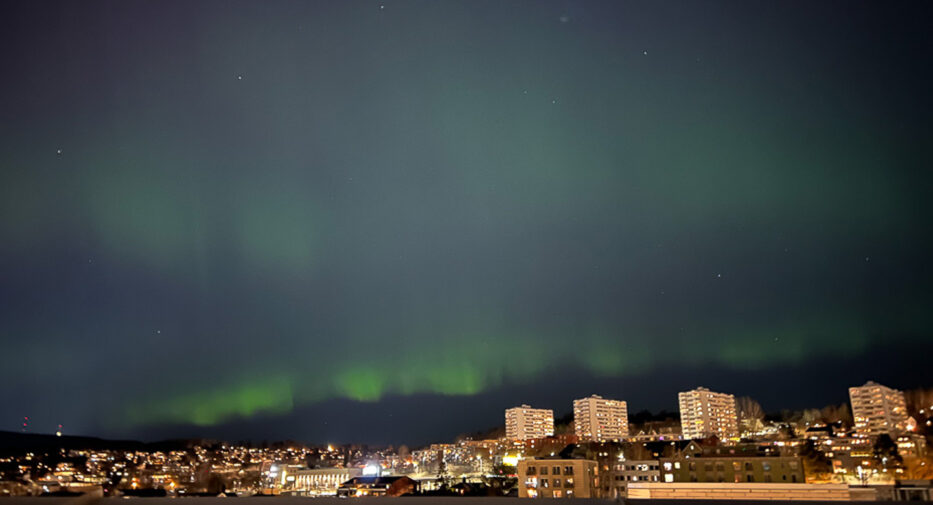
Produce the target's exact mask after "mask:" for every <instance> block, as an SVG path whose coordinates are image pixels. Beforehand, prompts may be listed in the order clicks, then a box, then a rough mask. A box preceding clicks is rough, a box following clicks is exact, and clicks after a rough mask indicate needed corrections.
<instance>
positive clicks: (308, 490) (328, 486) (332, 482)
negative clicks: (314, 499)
mask: <svg viewBox="0 0 933 505" xmlns="http://www.w3.org/2000/svg"><path fill="white" fill-rule="evenodd" d="M286 472H287V473H286V475H285V484H284V485H283V486H282V494H290V495H296V496H334V495H336V494H337V488H339V487H340V485H341V484H343V483H344V482H346V481H348V480H350V479H352V478H354V477H359V476H360V475H361V474H362V471H361V470H360V469H359V468H302V469H297V470H287V471H286Z"/></svg>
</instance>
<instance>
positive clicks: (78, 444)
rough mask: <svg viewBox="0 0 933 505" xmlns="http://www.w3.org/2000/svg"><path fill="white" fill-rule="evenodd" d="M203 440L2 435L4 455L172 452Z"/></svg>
mask: <svg viewBox="0 0 933 505" xmlns="http://www.w3.org/2000/svg"><path fill="white" fill-rule="evenodd" d="M199 443H210V442H208V441H203V440H194V439H193V440H164V441H160V442H150V443H146V442H140V441H138V440H107V439H104V438H97V437H80V436H69V435H63V436H61V437H59V436H56V435H45V434H39V433H17V432H15V431H0V454H16V453H21V452H23V451H27V450H28V451H42V450H49V449H52V450H59V449H69V450H70V449H90V450H107V449H109V450H119V451H135V450H140V451H171V450H182V449H187V448H189V447H191V446H193V445H197V444H199Z"/></svg>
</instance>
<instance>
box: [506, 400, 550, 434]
mask: <svg viewBox="0 0 933 505" xmlns="http://www.w3.org/2000/svg"><path fill="white" fill-rule="evenodd" d="M553 435H554V411H553V410H551V409H533V408H531V407H530V406H528V405H522V406H521V407H513V408H510V409H506V411H505V436H506V438H508V439H509V440H526V439H529V438H543V437H550V436H553Z"/></svg>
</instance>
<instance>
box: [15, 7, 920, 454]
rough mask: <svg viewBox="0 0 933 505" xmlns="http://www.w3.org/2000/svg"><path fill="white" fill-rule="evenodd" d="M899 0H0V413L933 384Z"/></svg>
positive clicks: (281, 407) (822, 399)
mask: <svg viewBox="0 0 933 505" xmlns="http://www.w3.org/2000/svg"><path fill="white" fill-rule="evenodd" d="M931 14H933V13H931V6H930V4H929V3H928V2H893V3H892V2H885V3H879V2H812V1H807V2H789V1H788V2H760V1H741V2H740V1H731V2H714V1H710V2H654V1H651V2H648V1H645V2H597V1H593V2H585V3H582V2H567V1H564V2H558V1H512V2H498V1H470V2H452V1H411V2H406V1H385V2H378V1H376V2H339V3H337V2H297V1H275V2H241V1H232V2H231V1H200V2H183V1H168V2H143V1H138V2H121V1H110V2H98V1H92V2H80V3H75V2H54V1H49V2H26V1H23V2H6V3H4V4H3V5H2V6H0V61H2V65H3V75H4V78H3V80H2V81H0V89H2V93H0V344H2V349H3V352H2V358H0V364H2V366H0V380H2V382H3V384H5V385H6V386H7V388H6V390H7V394H6V395H5V396H6V399H5V405H4V408H3V416H2V417H0V428H6V429H16V428H17V427H18V425H19V423H20V420H21V418H22V416H24V415H29V416H30V417H31V418H32V420H33V426H34V429H35V430H37V431H52V430H53V429H54V427H55V426H56V425H58V424H59V423H62V424H64V425H65V427H66V431H70V432H72V433H82V434H93V435H103V436H121V437H144V438H154V437H162V436H194V435H207V436H223V437H231V438H254V439H278V438H295V439H302V440H308V441H318V442H326V441H352V440H357V441H367V442H425V441H431V440H438V439H444V438H447V437H450V436H453V435H455V434H457V433H460V432H464V431H472V430H476V429H483V428H486V427H489V426H493V425H496V424H498V423H500V422H501V416H502V413H501V410H502V409H503V408H505V407H508V406H512V405H514V404H518V403H528V402H533V403H534V404H536V405H541V406H544V407H551V408H554V409H555V410H556V411H558V412H563V411H567V410H569V408H570V401H571V400H572V399H573V398H574V397H579V396H583V395H588V394H592V393H599V394H604V395H611V396H615V397H618V398H621V399H625V400H628V401H629V409H630V410H632V411H637V410H641V409H642V408H648V409H655V410H657V409H661V408H668V409H671V408H673V407H674V404H675V402H674V399H675V393H676V391H678V390H679V389H683V388H689V387H694V386H696V385H707V386H709V387H715V388H717V389H721V390H725V391H729V392H734V393H736V394H740V395H750V396H752V397H755V398H757V399H758V400H759V401H761V403H762V404H763V405H764V407H765V408H766V410H778V409H780V408H784V407H804V406H822V405H824V404H827V403H830V402H833V403H841V402H842V401H845V399H846V398H845V391H846V390H845V388H846V387H847V386H850V385H856V384H861V383H862V382H864V381H866V380H869V379H873V380H879V381H883V382H886V383H887V384H889V385H891V386H894V387H899V388H911V387H917V386H928V385H930V377H929V375H928V374H927V373H925V372H924V369H923V366H924V365H923V362H922V360H921V358H918V356H923V355H924V353H928V352H930V351H931V350H933V338H931V329H933V321H931V316H930V313H931V311H930V306H931V302H933V288H931V282H930V281H931V280H933V279H931V277H933V275H931V272H930V269H929V267H928V263H929V258H930V257H931V253H933V250H931V249H933V244H931V239H930V234H929V232H928V229H929V223H930V221H931V219H930V218H931V217H933V206H931V204H930V203H929V194H930V189H931V176H930V171H929V167H930V160H931V154H933V142H930V139H931V138H933V125H931V111H933V98H931V94H930V92H929V90H930V89H933V72H931V61H933V60H931V55H933V49H931V48H933V43H931V37H930V35H929V29H928V28H929V20H930V19H931Z"/></svg>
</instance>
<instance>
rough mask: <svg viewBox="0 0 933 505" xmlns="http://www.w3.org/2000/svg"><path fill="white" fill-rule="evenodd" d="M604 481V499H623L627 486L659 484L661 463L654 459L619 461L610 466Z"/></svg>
mask: <svg viewBox="0 0 933 505" xmlns="http://www.w3.org/2000/svg"><path fill="white" fill-rule="evenodd" d="M605 480H606V481H608V482H607V484H608V493H607V495H606V496H605V498H612V499H615V498H625V497H627V496H628V485H629V484H630V483H632V482H660V481H661V462H660V461H659V460H656V459H646V460H621V461H619V462H618V463H616V464H615V465H613V466H612V469H611V470H610V471H609V472H608V474H607V475H605ZM603 487H604V488H606V487H607V486H605V485H604V486H603Z"/></svg>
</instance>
